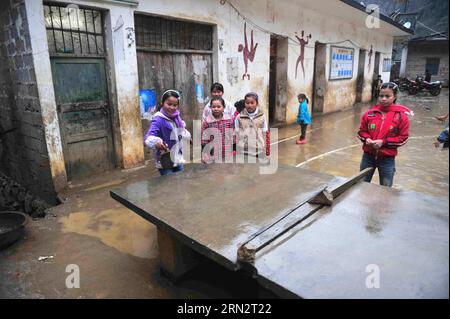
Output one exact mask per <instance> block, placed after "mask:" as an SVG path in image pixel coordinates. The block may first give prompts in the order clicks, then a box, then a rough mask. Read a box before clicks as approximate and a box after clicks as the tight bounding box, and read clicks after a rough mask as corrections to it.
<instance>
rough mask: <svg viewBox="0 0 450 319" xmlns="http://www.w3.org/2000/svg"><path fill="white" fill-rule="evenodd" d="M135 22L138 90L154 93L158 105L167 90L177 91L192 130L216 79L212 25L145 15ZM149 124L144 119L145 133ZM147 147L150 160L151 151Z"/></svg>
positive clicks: (146, 157)
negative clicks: (214, 78)
mask: <svg viewBox="0 0 450 319" xmlns="http://www.w3.org/2000/svg"><path fill="white" fill-rule="evenodd" d="M134 21H135V27H136V51H137V62H138V76H139V89H140V90H142V91H148V92H150V93H151V95H152V97H153V98H152V99H153V101H154V104H155V105H153V106H156V108H158V104H159V100H160V98H161V96H162V94H163V93H164V92H165V91H166V90H168V89H174V90H178V91H179V92H180V94H181V99H180V101H181V102H180V103H181V112H182V116H183V120H184V121H185V122H186V126H187V128H188V130H191V131H192V128H193V120H199V119H201V118H202V112H203V108H204V106H205V104H206V101H207V97H208V95H209V90H210V87H211V85H212V81H213V52H214V50H213V26H212V25H209V24H202V23H193V22H188V21H182V20H175V19H168V18H165V17H158V16H150V15H143V14H136V15H135V17H134ZM153 112H154V111H153ZM149 125H150V120H149V119H146V118H143V119H142V129H143V135H144V136H145V133H146V132H147V130H148V127H149ZM144 150H145V153H144V156H145V159H150V158H151V157H152V151H151V150H150V149H149V148H147V147H146V148H145V149H144Z"/></svg>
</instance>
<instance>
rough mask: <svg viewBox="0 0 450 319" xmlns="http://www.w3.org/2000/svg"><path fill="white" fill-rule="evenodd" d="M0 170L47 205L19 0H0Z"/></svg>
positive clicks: (51, 196)
mask: <svg viewBox="0 0 450 319" xmlns="http://www.w3.org/2000/svg"><path fill="white" fill-rule="evenodd" d="M9 128H16V130H15V131H13V132H12V133H8V134H6V135H4V136H3V137H2V138H1V141H2V142H1V143H0V152H1V155H0V156H1V157H0V170H1V171H2V172H4V173H5V174H7V175H8V176H10V177H11V178H13V179H14V180H16V181H17V182H19V183H20V184H21V185H23V186H24V187H25V188H27V189H28V190H29V191H30V192H32V193H34V194H36V195H38V196H40V197H41V198H42V199H44V200H46V201H47V202H48V203H50V204H55V203H56V193H55V190H54V187H53V181H52V177H51V171H50V163H49V159H48V152H47V146H46V141H45V135H44V128H43V122H42V115H41V108H40V105H39V95H38V90H37V85H36V77H35V72H34V65H33V56H32V50H31V42H30V36H29V30H28V23H27V16H26V8H25V3H24V1H23V0H1V1H0V131H3V130H7V129H9Z"/></svg>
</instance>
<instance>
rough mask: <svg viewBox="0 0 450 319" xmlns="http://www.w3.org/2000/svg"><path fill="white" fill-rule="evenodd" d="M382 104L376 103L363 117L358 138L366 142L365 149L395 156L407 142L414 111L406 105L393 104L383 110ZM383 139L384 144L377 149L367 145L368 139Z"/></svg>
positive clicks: (380, 154)
mask: <svg viewBox="0 0 450 319" xmlns="http://www.w3.org/2000/svg"><path fill="white" fill-rule="evenodd" d="M381 110H382V108H381V106H380V105H376V106H374V107H373V108H371V109H370V110H368V111H367V112H365V113H364V114H363V116H362V118H361V124H360V126H359V131H358V138H359V139H360V140H361V141H362V142H363V143H364V144H363V151H364V152H365V153H368V154H371V155H373V156H375V157H376V158H378V157H395V156H396V155H397V148H398V147H399V146H402V145H404V144H406V142H407V140H408V137H409V118H408V115H410V114H413V112H412V111H411V110H410V109H408V108H407V107H406V106H403V105H398V104H392V105H391V106H389V107H388V108H387V109H383V111H384V112H386V113H384V114H383V112H382V111H381ZM368 138H370V139H372V140H383V145H382V146H381V147H380V148H379V149H378V150H376V149H375V148H373V147H372V146H371V145H367V144H366V143H365V142H366V139H368Z"/></svg>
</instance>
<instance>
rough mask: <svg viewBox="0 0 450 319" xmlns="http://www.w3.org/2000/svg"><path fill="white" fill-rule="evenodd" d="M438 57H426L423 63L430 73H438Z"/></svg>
mask: <svg viewBox="0 0 450 319" xmlns="http://www.w3.org/2000/svg"><path fill="white" fill-rule="evenodd" d="M439 62H440V59H439V58H427V59H426V64H425V71H426V70H428V71H429V72H430V74H431V75H438V74H439Z"/></svg>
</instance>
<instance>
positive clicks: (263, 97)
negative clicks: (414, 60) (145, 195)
mask: <svg viewBox="0 0 450 319" xmlns="http://www.w3.org/2000/svg"><path fill="white" fill-rule="evenodd" d="M58 1H59V0H58ZM59 2H63V1H59ZM231 2H232V3H233V4H235V6H236V7H237V8H238V10H239V11H240V14H238V13H237V12H236V11H235V10H234V9H233V8H232V7H231V6H230V5H229V4H228V3H226V2H225V4H224V5H222V4H221V3H220V1H219V0H170V1H167V0H140V1H139V4H138V5H137V6H133V5H127V4H123V3H119V2H114V1H104V0H91V1H81V0H73V1H71V3H74V4H79V5H84V6H91V7H95V8H103V9H105V10H106V12H107V17H109V18H108V19H107V24H108V28H107V30H106V31H107V32H109V34H106V39H107V49H108V57H109V58H108V59H109V61H111V65H110V70H111V73H110V79H112V81H113V83H112V86H113V87H112V89H111V91H112V93H113V99H114V101H113V102H114V103H115V107H116V109H117V112H118V114H117V118H118V120H117V125H118V126H120V130H119V134H117V135H116V136H115V137H116V139H119V141H116V148H119V149H118V150H116V153H117V154H118V157H119V158H121V159H122V166H123V167H133V166H136V165H139V164H140V163H142V161H143V148H142V132H141V124H140V116H139V103H138V101H139V100H138V74H137V61H136V47H135V43H132V44H131V45H130V46H128V43H127V41H128V40H127V34H128V32H126V31H125V30H126V29H127V28H132V30H134V14H135V13H144V14H145V13H147V14H156V15H161V16H166V17H172V18H177V19H186V20H190V21H198V22H204V23H209V24H213V25H215V26H216V30H217V39H215V42H214V43H216V44H218V43H219V42H223V46H222V48H221V49H217V48H215V52H217V54H215V63H214V64H215V66H214V72H215V74H214V79H215V80H217V81H219V82H221V83H222V84H223V85H224V87H225V97H226V98H227V99H228V100H230V101H233V102H234V101H236V100H238V99H240V98H243V96H244V95H245V93H247V92H249V91H255V92H257V93H258V94H259V96H260V105H261V107H262V109H263V110H264V112H266V114H268V99H269V96H268V95H269V59H270V34H269V33H268V32H265V31H264V30H261V29H259V28H257V27H255V26H253V25H252V24H251V22H247V37H248V42H249V45H250V34H251V31H252V30H253V36H254V42H255V43H258V48H257V50H256V55H255V59H254V61H253V62H250V61H249V66H248V72H249V74H250V76H251V78H250V80H248V79H247V78H246V79H242V75H243V73H244V59H243V55H242V53H241V52H238V46H239V44H243V43H244V19H243V17H242V16H245V17H247V18H248V19H250V20H252V21H253V22H254V23H255V24H257V25H258V26H259V27H260V28H262V29H265V30H270V32H272V33H274V34H278V35H281V36H285V37H289V38H290V39H291V40H289V49H288V56H287V64H288V81H287V88H286V92H287V103H288V104H287V108H286V121H287V122H288V123H293V122H294V121H295V119H296V116H297V110H298V102H297V99H296V96H297V94H299V93H306V94H307V95H308V96H309V97H311V96H312V86H313V70H314V43H315V41H320V42H322V43H336V44H337V45H340V46H345V47H351V48H354V49H355V55H354V72H353V78H352V79H349V80H340V81H328V84H327V90H326V95H325V104H324V112H332V111H336V110H339V109H342V108H346V107H351V106H352V105H353V104H354V102H355V99H356V77H357V67H358V50H359V47H362V48H364V49H366V50H367V53H368V52H369V50H370V45H373V52H374V54H373V56H372V66H371V67H370V69H369V68H365V70H366V73H365V86H364V93H363V101H368V100H370V90H371V89H370V86H371V81H372V74H373V64H374V60H375V51H379V52H381V53H382V55H381V57H380V70H381V69H382V63H383V58H384V57H389V58H390V56H391V51H392V44H393V37H392V35H390V34H388V33H389V32H388V31H386V30H389V28H386V27H385V28H381V29H368V28H367V27H366V26H365V23H364V17H363V18H362V16H361V14H360V13H359V12H358V11H357V10H356V9H353V8H351V7H350V6H347V5H343V4H342V3H341V2H340V1H338V0H333V1H331V0H328V1H317V2H314V3H312V2H311V1H307V0H277V1H275V0H259V1H247V0H233V1H231ZM312 6H314V8H311V7H312ZM333 6H334V7H336V10H334V9H333V8H334V7H333ZM120 17H121V19H122V21H123V23H124V25H123V27H122V30H123V32H121V31H118V32H114V31H112V30H113V29H114V28H115V27H116V25H117V22H118V21H119V18H120ZM108 29H109V30H108ZM302 30H304V31H305V34H311V35H312V39H310V40H309V41H310V42H309V44H308V45H307V46H306V48H305V59H304V62H305V63H304V65H305V74H303V72H302V71H301V68H300V66H299V71H298V76H297V78H295V65H296V61H297V58H298V55H299V52H300V46H299V44H298V41H297V40H296V38H295V33H296V32H297V34H298V35H299V36H300V33H301V31H302ZM131 33H132V32H131ZM347 39H350V40H351V41H352V42H353V43H351V42H349V41H345V40H347ZM327 51H328V54H327V61H326V70H327V71H326V72H327V74H326V76H327V79H328V77H329V68H330V65H329V64H330V54H329V51H330V48H329V45H328V48H327ZM366 60H367V61H368V58H366ZM230 61H235V65H233V66H234V67H235V68H234V69H237V74H228V72H227V64H228V63H229V62H230ZM228 69H233V68H229V67H228ZM48 72H50V70H48ZM382 76H383V80H384V81H387V80H388V79H389V73H383V74H382Z"/></svg>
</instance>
